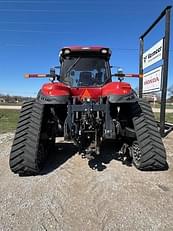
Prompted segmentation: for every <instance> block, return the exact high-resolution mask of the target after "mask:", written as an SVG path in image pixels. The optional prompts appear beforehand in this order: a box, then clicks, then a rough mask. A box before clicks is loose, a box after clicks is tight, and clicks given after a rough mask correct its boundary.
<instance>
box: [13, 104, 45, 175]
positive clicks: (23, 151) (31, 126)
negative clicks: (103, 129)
mask: <svg viewBox="0 0 173 231" xmlns="http://www.w3.org/2000/svg"><path fill="white" fill-rule="evenodd" d="M43 110H44V105H42V104H39V103H37V102H34V101H29V102H25V103H24V104H23V106H22V108H21V111H20V116H19V121H18V126H17V129H16V133H15V137H14V141H13V145H12V149H11V153H10V160H9V164H10V168H11V170H12V171H13V172H14V173H18V174H19V175H22V176H25V175H36V174H38V173H39V171H40V169H39V168H38V165H37V153H38V148H39V141H40V133H41V126H42V120H43Z"/></svg>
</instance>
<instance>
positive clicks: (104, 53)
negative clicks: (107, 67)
mask: <svg viewBox="0 0 173 231" xmlns="http://www.w3.org/2000/svg"><path fill="white" fill-rule="evenodd" d="M88 55H91V56H97V57H98V56H100V57H105V58H108V59H109V58H110V56H111V50H110V49H109V48H108V47H103V46H68V47H63V48H62V49H61V50H60V54H59V56H60V57H63V58H65V57H67V56H86V57H87V56H88Z"/></svg>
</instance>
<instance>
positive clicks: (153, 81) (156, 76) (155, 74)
mask: <svg viewBox="0 0 173 231" xmlns="http://www.w3.org/2000/svg"><path fill="white" fill-rule="evenodd" d="M161 80H162V66H160V67H158V68H155V69H154V70H152V71H149V72H147V73H145V74H144V78H143V93H149V92H153V91H160V90H161V82H162V81H161Z"/></svg>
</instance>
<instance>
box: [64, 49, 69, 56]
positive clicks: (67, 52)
mask: <svg viewBox="0 0 173 231" xmlns="http://www.w3.org/2000/svg"><path fill="white" fill-rule="evenodd" d="M70 52H71V50H70V49H65V50H64V52H63V53H64V54H65V55H68V54H70Z"/></svg>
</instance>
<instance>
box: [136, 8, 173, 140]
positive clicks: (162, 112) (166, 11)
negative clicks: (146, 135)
mask: <svg viewBox="0 0 173 231" xmlns="http://www.w3.org/2000/svg"><path fill="white" fill-rule="evenodd" d="M171 8H172V6H167V7H166V8H165V9H164V10H163V11H162V12H161V14H160V16H159V17H158V18H157V19H156V20H155V21H154V22H153V24H152V25H151V26H150V27H149V28H148V29H147V30H146V31H145V33H144V34H142V35H141V37H140V54H139V56H140V57H139V74H140V75H143V72H144V68H145V66H144V65H143V58H144V57H143V55H144V38H145V37H146V36H147V35H148V33H149V32H150V31H151V30H152V29H153V28H154V27H155V26H156V25H157V24H158V23H159V22H160V20H161V19H162V18H163V17H164V16H165V37H164V45H163V57H161V59H162V58H163V72H162V88H161V90H162V92H161V109H160V134H161V136H162V137H163V136H164V135H165V110H166V94H167V82H168V61H169V40H170V13H171ZM161 41H162V40H161ZM161 41H159V42H160V43H161ZM159 42H158V44H159ZM156 45H157V44H155V46H156ZM161 48H162V46H161ZM150 50H152V48H150ZM146 53H147V52H146ZM146 58H148V57H146ZM158 61H159V59H158ZM155 62H157V59H156V61H155ZM155 62H151V65H152V64H153V63H155ZM147 66H150V65H149V64H147ZM142 93H143V79H139V97H140V98H142Z"/></svg>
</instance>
